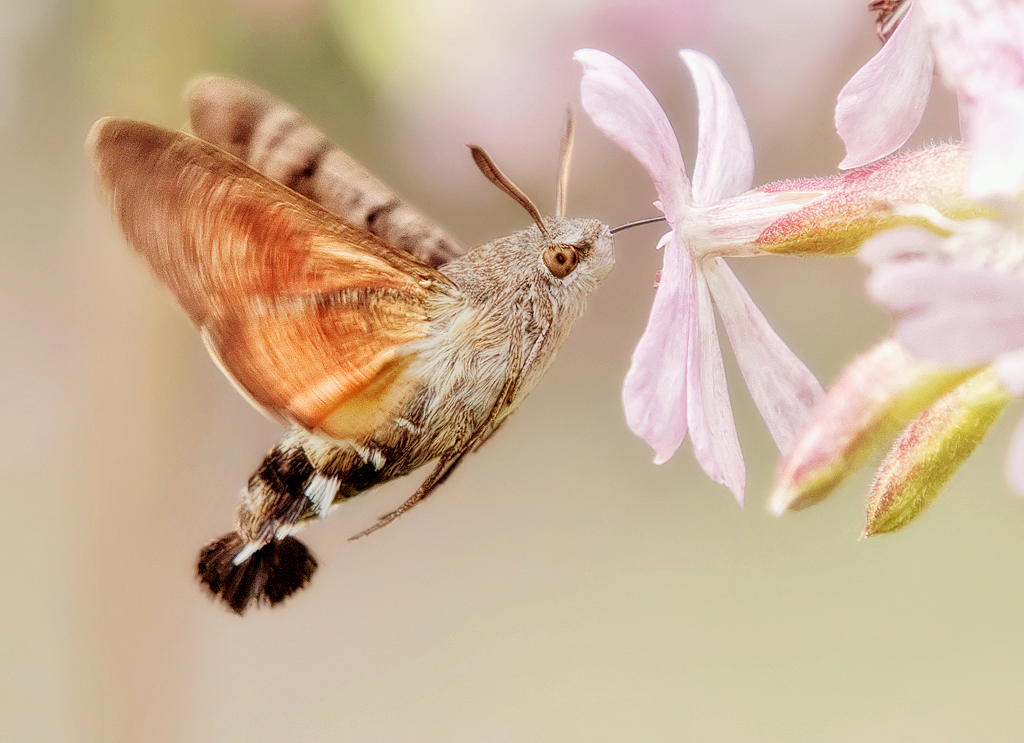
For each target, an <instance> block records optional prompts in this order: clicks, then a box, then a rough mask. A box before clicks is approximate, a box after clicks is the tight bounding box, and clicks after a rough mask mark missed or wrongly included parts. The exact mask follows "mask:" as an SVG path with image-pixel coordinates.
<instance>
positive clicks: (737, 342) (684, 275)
mask: <svg viewBox="0 0 1024 743" xmlns="http://www.w3.org/2000/svg"><path fill="white" fill-rule="evenodd" d="M887 5H892V6H893V9H895V10H896V11H897V13H896V15H895V16H894V18H893V22H894V23H895V21H898V25H895V28H894V29H893V28H892V27H887V31H886V34H885V35H886V36H887V42H886V43H885V44H884V46H883V47H882V50H881V51H880V52H879V53H878V54H877V55H876V56H875V57H874V58H873V59H872V60H871V61H869V62H868V63H867V64H866V65H865V66H864V67H863V68H862V69H861V70H860V71H859V72H858V73H857V74H856V75H854V77H853V78H852V79H851V80H850V82H849V83H848V84H847V85H846V87H845V88H844V89H843V91H842V92H841V94H840V96H839V101H838V105H837V108H836V127H837V130H838V132H839V134H840V136H841V137H842V138H843V140H844V142H845V143H846V145H847V155H846V157H845V159H844V160H843V161H842V163H840V165H839V167H840V168H841V169H843V170H845V171H846V172H844V173H842V174H838V175H834V176H831V177H826V178H816V179H807V180H797V181H785V182H780V183H773V184H768V185H765V186H761V187H759V188H755V189H751V186H752V181H753V148H752V146H751V143H750V138H749V136H748V133H747V129H746V125H745V124H744V121H743V117H742V114H741V113H740V109H739V105H738V104H737V101H736V98H735V96H734V94H733V92H732V90H731V88H730V87H729V85H728V83H727V82H726V81H725V79H724V78H723V77H722V74H721V72H720V71H719V69H718V67H717V66H716V65H715V64H714V62H712V61H711V60H710V59H709V58H707V57H706V56H704V55H702V54H700V53H698V52H695V51H692V50H683V51H681V52H680V57H681V58H682V61H683V63H684V64H685V65H686V67H687V68H688V69H689V72H690V74H691V76H692V77H693V80H694V84H695V87H696V90H697V98H698V123H699V128H698V146H697V157H696V162H695V164H694V171H693V172H694V176H693V181H692V183H691V181H690V180H689V179H688V177H687V171H686V167H685V165H684V163H683V159H682V156H681V155H680V153H679V147H678V143H677V141H676V138H675V135H674V134H673V132H672V128H671V125H670V124H669V122H668V119H667V118H666V116H665V114H664V112H663V111H662V109H661V107H660V106H659V105H658V103H657V101H656V100H655V98H654V96H653V95H652V94H651V93H650V91H649V90H648V89H647V88H646V87H645V86H644V85H643V84H642V83H641V82H640V80H639V79H638V78H637V77H636V76H635V75H634V74H633V73H632V72H631V71H630V70H629V69H628V68H627V67H626V66H625V65H624V64H623V63H622V62H620V61H618V60H617V59H615V58H613V57H611V56H610V55H607V54H605V53H603V52H598V51H595V50H591V49H584V50H580V51H578V52H577V53H576V59H577V60H578V61H579V62H580V63H581V64H582V66H583V80H582V85H581V89H582V100H583V106H584V108H585V110H586V111H587V113H588V114H589V115H590V117H591V118H592V119H593V121H594V123H595V124H596V125H597V127H598V128H599V129H600V130H601V131H602V132H604V134H605V135H607V136H608V137H609V138H610V139H611V140H612V141H613V142H615V143H616V144H618V145H619V146H621V147H623V148H624V149H625V150H627V151H628V152H629V153H630V154H632V155H633V156H634V157H635V158H636V159H637V160H638V161H639V162H640V164H641V165H642V166H643V167H644V168H645V169H646V171H647V173H648V174H649V175H650V177H651V179H652V181H653V182H654V186H655V189H656V191H657V194H658V201H656V202H655V204H656V206H657V207H658V208H659V209H660V210H661V211H662V212H663V213H664V215H665V219H666V221H667V223H668V226H669V232H668V233H667V234H666V235H665V236H664V237H663V238H662V239H661V241H660V243H659V245H658V247H659V248H661V249H663V251H664V269H663V271H662V275H661V281H660V283H659V286H658V289H657V293H656V296H655V300H654V306H653V308H652V311H651V316H650V320H649V322H648V325H647V329H646V331H645V332H644V335H643V337H642V338H641V340H640V342H639V344H638V346H637V348H636V351H635V352H634V355H633V360H632V365H631V367H630V370H629V373H628V374H627V377H626V380H625V384H624V388H623V402H624V405H625V410H626V418H627V421H628V423H629V425H630V427H631V428H632V429H633V430H634V432H636V433H637V434H638V435H640V436H641V437H643V438H644V440H646V441H647V442H648V443H649V444H650V445H651V447H652V448H653V449H654V452H655V461H656V462H663V461H665V460H667V459H668V458H669V457H670V456H672V454H673V453H674V452H675V451H676V449H677V448H678V447H679V445H680V444H681V442H682V441H683V439H684V438H685V436H686V435H687V433H689V436H690V438H691V441H692V444H693V449H694V454H695V456H696V458H697V461H698V462H699V463H700V465H701V467H702V468H703V469H704V471H705V472H706V473H707V474H708V475H709V476H710V477H711V478H712V479H714V480H715V481H717V482H720V483H723V484H725V485H726V486H728V487H729V488H730V489H731V490H732V491H733V493H734V494H735V495H736V497H737V499H739V500H740V501H741V502H742V496H743V485H744V469H743V459H742V455H741V453H740V450H739V445H738V441H737V437H736V429H735V425H734V423H733V419H732V414H731V408H730V404H729V396H728V391H727V389H726V382H725V375H724V371H723V364H722V355H721V350H720V347H719V342H718V338H717V335H716V331H715V317H714V309H713V307H717V309H718V312H719V314H720V316H721V318H722V323H723V326H724V327H725V329H726V332H727V334H728V336H729V340H730V342H731V345H732V348H733V351H734V353H735V355H736V359H737V362H738V364H739V367H740V369H741V371H742V374H743V378H744V380H745V381H746V383H747V386H748V388H749V389H750V392H751V395H752V397H753V399H754V401H755V403H756V405H757V407H758V410H759V411H760V413H761V415H762V417H763V419H764V420H765V423H766V424H767V426H768V428H769V430H770V432H771V434H772V436H773V438H774V440H775V442H776V444H777V445H778V447H779V449H780V451H781V452H782V454H783V455H784V461H783V465H782V467H781V468H780V474H779V481H778V484H777V487H776V490H775V493H774V494H773V496H772V499H771V508H772V510H774V511H775V512H778V513H781V512H782V511H784V510H786V509H797V508H803V507H805V506H807V505H810V504H811V503H814V502H816V501H818V500H820V499H821V498H823V497H824V496H825V495H827V493H828V492H829V491H830V490H831V489H832V488H833V487H834V486H835V485H836V484H837V483H838V482H839V481H840V480H841V479H842V478H843V477H844V476H845V475H846V474H847V473H848V472H849V471H851V470H852V469H853V468H854V467H856V466H859V465H860V464H861V463H862V462H863V461H864V460H865V458H866V457H867V455H868V454H870V453H871V452H873V451H874V450H875V449H877V447H878V446H880V445H882V444H884V443H885V442H886V441H888V440H890V439H891V438H892V437H893V436H894V435H895V436H897V440H896V443H895V445H894V446H893V448H892V450H891V453H890V455H889V457H888V458H887V459H886V460H885V462H884V463H883V464H882V466H881V468H880V470H879V474H878V477H877V478H876V482H875V484H874V486H873V488H872V492H871V494H870V496H869V503H868V524H867V527H866V530H865V533H866V534H874V533H878V532H883V531H891V530H893V529H897V528H900V527H901V526H903V525H904V524H905V523H907V522H908V521H909V520H910V519H911V518H913V517H914V516H915V515H916V514H917V513H919V512H920V511H921V510H923V508H924V507H926V506H927V505H928V504H929V503H931V501H932V500H933V499H934V497H935V495H936V494H937V493H938V492H939V490H940V489H941V487H942V486H943V485H944V484H945V482H946V481H947V480H948V479H949V477H950V476H951V475H952V474H953V472H954V471H955V470H956V468H957V467H958V466H959V464H960V463H962V462H963V461H964V459H966V457H967V456H968V455H969V454H970V453H971V451H973V449H974V447H975V446H976V445H977V443H978V442H979V441H980V440H981V438H982V437H983V436H984V434H985V433H986V432H987V430H988V428H989V426H990V425H991V423H992V422H993V421H994V420H995V418H996V416H997V415H998V414H999V412H1000V411H1001V410H1002V409H1003V407H1005V405H1006V403H1007V401H1008V400H1009V399H1010V398H1011V397H1024V4H1020V3H1011V2H1006V1H1005V0H915V2H913V3H912V4H911V3H909V2H907V0H904V2H903V3H889V4H887ZM901 6H902V7H901ZM891 25H893V24H890V26H891ZM936 69H937V70H938V72H939V73H940V75H941V78H942V80H943V81H944V82H945V83H946V84H947V85H948V86H950V87H951V88H952V89H953V90H954V91H955V92H956V94H957V96H958V101H959V103H960V106H961V119H962V125H963V128H964V131H963V135H964V140H965V144H963V145H939V146H934V147H930V148H925V149H923V150H920V151H916V152H910V153H900V154H896V155H893V154H892V153H893V152H895V151H897V150H899V148H900V147H901V146H902V145H903V144H904V143H905V142H906V140H907V138H908V137H909V136H910V134H911V133H912V132H913V131H914V129H915V128H916V126H917V124H918V122H919V121H920V118H921V115H922V112H923V110H924V105H925V102H926V101H927V98H928V94H929V91H930V88H931V85H932V77H933V70H936ZM894 102H898V104H897V105H894ZM865 241H867V242H865ZM861 246H863V247H861ZM858 248H860V254H861V257H862V259H863V260H864V261H865V262H867V263H868V265H869V266H871V268H872V276H871V279H870V282H869V293H870V295H871V296H872V297H873V298H874V299H875V301H877V302H878V303H880V304H881V305H882V306H884V307H886V308H887V309H889V310H890V311H891V312H892V313H893V315H894V317H895V318H896V325H895V330H894V339H893V340H888V341H886V342H884V343H882V344H881V345H880V346H878V347H877V348H875V349H874V350H872V351H869V352H867V353H866V354H864V355H863V356H862V357H860V358H859V359H857V360H856V361H855V362H854V363H853V364H852V365H851V366H850V367H849V368H848V369H847V370H846V372H844V373H843V374H842V375H841V377H840V378H839V380H837V382H836V383H835V385H834V386H833V388H832V389H831V390H830V391H829V393H828V394H827V395H823V393H822V391H821V387H820V386H819V384H818V382H817V380H816V379H815V377H814V376H813V375H812V374H811V372H810V371H808V369H807V368H806V367H805V366H804V365H803V363H801V362H800V360H799V359H798V358H796V356H795V355H794V354H793V353H792V351H790V349H789V348H788V347H787V346H786V345H785V343H784V342H783V341H782V340H781V339H780V338H779V337H778V335H776V334H775V332H774V331H773V330H772V328H771V326H770V325H769V324H768V322H767V320H766V319H765V317H764V316H763V315H762V314H761V312H760V311H759V310H758V309H757V307H756V306H755V305H754V303H753V302H752V300H751V299H750V297H749V295H748V294H747V293H746V292H745V291H744V289H743V287H742V285H741V284H740V283H739V281H738V280H737V279H736V277H735V275H734V274H733V273H732V271H731V270H730V269H729V267H728V265H727V263H726V259H727V258H730V259H731V258H740V257H749V256H755V255H766V254H803V255H844V254H849V253H851V252H853V251H856V250H857V249H858ZM1011 452H1012V453H1011V457H1010V459H1009V465H1008V476H1009V479H1010V483H1011V485H1012V486H1013V487H1014V488H1015V489H1016V490H1018V491H1019V492H1021V493H1022V494H1024V424H1022V425H1021V426H1019V427H1018V430H1017V432H1016V434H1015V436H1014V440H1013V442H1012V444H1011Z"/></svg>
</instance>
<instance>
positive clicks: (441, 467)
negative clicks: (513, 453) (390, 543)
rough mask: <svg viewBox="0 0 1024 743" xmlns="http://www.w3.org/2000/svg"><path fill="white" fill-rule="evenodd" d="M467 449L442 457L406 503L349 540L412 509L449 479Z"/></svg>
mask: <svg viewBox="0 0 1024 743" xmlns="http://www.w3.org/2000/svg"><path fill="white" fill-rule="evenodd" d="M466 451H467V450H465V449H463V450H462V451H461V452H459V453H458V454H456V455H455V456H453V457H448V458H445V459H442V460H441V461H440V462H438V463H437V466H436V467H434V470H433V472H431V473H430V474H429V475H428V476H427V479H426V480H424V481H423V483H422V484H421V485H420V486H419V487H418V488H417V489H416V492H415V493H413V494H412V495H411V496H410V497H409V499H408V500H406V501H405V503H403V504H402V505H400V506H399V507H398V508H396V509H395V510H394V511H390V512H388V513H386V514H384V515H383V516H381V517H380V518H379V519H377V523H375V524H374V525H373V526H371V527H370V528H368V529H364V530H363V531H361V532H359V533H358V534H354V535H352V536H351V537H349V538H348V540H349V541H350V542H351V541H353V540H355V539H362V538H363V537H365V536H368V535H370V534H373V533H374V532H375V531H377V530H378V529H382V528H384V527H385V526H387V525H388V524H390V523H391V522H392V521H394V520H395V519H397V518H398V517H399V516H401V515H402V514H404V513H405V512H406V511H408V510H409V509H411V508H412V507H413V506H415V505H416V504H417V503H419V502H420V501H421V500H423V499H424V498H426V497H427V496H428V495H430V494H431V493H432V492H433V491H434V488H436V487H437V486H438V485H440V484H441V483H443V482H444V481H445V480H447V479H448V475H450V474H451V473H452V470H454V469H455V465H457V464H458V463H459V462H461V461H462V458H463V457H464V456H465V455H466Z"/></svg>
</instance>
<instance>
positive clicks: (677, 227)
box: [575, 49, 823, 503]
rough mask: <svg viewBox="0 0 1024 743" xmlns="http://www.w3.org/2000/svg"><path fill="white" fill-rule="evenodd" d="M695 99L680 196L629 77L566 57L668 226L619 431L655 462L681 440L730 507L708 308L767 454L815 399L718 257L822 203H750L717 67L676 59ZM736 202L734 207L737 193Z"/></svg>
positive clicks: (657, 132)
mask: <svg viewBox="0 0 1024 743" xmlns="http://www.w3.org/2000/svg"><path fill="white" fill-rule="evenodd" d="M680 56H681V57H682V60H683V62H684V63H685V64H686V66H687V67H688V69H689V71H690V74H691V75H692V77H693V79H694V84H695V86H696V89H697V97H698V124H699V132H698V144H697V158H696V163H695V167H694V179H693V183H692V184H691V182H690V180H689V178H688V177H687V173H686V166H685V164H684V162H683V158H682V155H681V154H680V152H679V144H678V142H677V140H676V137H675V134H674V133H673V131H672V126H671V124H669V121H668V118H667V117H666V116H665V113H664V111H663V110H662V108H661V106H660V105H658V102H657V101H656V100H655V98H654V96H653V95H652V94H651V92H650V91H649V90H648V89H647V88H646V87H645V86H644V85H643V83H642V82H641V81H640V80H639V78H637V76H636V75H635V74H633V72H632V71H631V70H630V69H629V68H628V67H626V65H624V64H623V63H622V62H620V61H619V60H617V59H615V58H614V57H612V56H611V55H608V54H605V53H604V52H599V51H596V50H593V49H583V50H580V51H578V52H576V55H575V58H576V59H577V60H578V61H579V62H580V63H581V64H582V65H583V69H584V74H583V81H582V84H581V89H582V100H583V107H584V108H585V109H586V111H587V113H588V114H590V116H591V118H592V119H593V120H594V123H595V124H596V125H597V127H598V128H599V129H600V130H601V131H602V132H604V134H605V135H606V136H608V137H609V138H610V139H611V140H612V141H614V142H615V143H616V144H618V145H619V146H621V147H623V148H624V149H625V150H627V151H628V152H629V153H630V154H632V155H633V156H634V157H635V158H636V159H637V160H639V161H640V163H641V165H643V167H644V168H645V169H646V170H647V173H648V174H649V175H650V177H651V179H652V181H653V182H654V185H655V188H656V190H657V192H658V197H659V200H658V201H657V202H656V205H657V206H658V208H660V209H661V210H662V211H663V212H664V214H665V218H666V220H667V222H668V224H669V226H670V228H671V229H670V231H669V232H668V233H667V234H666V235H665V236H664V237H663V238H662V239H661V241H660V243H659V247H660V248H664V251H665V257H664V268H663V270H662V274H661V280H660V283H659V285H658V289H657V293H656V295H655V299H654V306H653V308H652V310H651V316H650V319H649V321H648V325H647V329H646V331H645V332H644V335H643V337H642V338H641V340H640V342H639V344H638V346H637V348H636V350H635V352H634V353H633V359H632V364H631V366H630V369H629V372H628V374H627V376H626V380H625V384H624V387H623V403H624V405H625V410H626V419H627V422H628V423H629V426H630V427H631V428H632V429H633V431H634V432H635V433H637V434H638V435H639V436H641V437H642V438H643V439H644V440H645V441H647V443H648V444H650V445H651V447H652V448H653V449H654V451H655V462H658V463H660V462H664V461H666V460H667V459H668V458H669V457H671V456H672V454H673V453H674V452H675V451H676V449H677V448H678V447H679V445H680V444H681V443H682V441H683V439H684V438H685V436H686V434H687V432H689V434H690V438H691V441H692V443H693V449H694V454H695V456H696V458H697V461H698V462H699V463H700V465H701V467H702V468H703V469H704V471H705V472H706V473H707V474H708V476H710V477H711V478H712V479H713V480H715V481H716V482H720V483H723V484H725V485H726V486H727V487H728V488H729V489H730V490H732V492H733V493H734V494H735V496H736V498H737V500H739V501H740V502H741V503H742V499H743V488H744V480H745V470H744V464H743V456H742V453H741V451H740V447H739V441H738V439H737V436H736V427H735V423H734V421H733V416H732V409H731V406H730V403H729V393H728V389H727V386H726V379H725V370H724V367H723V363H722V353H721V349H720V347H719V341H718V335H717V331H716V328H715V315H714V308H713V306H712V303H714V306H717V308H718V311H719V314H720V315H721V317H722V322H723V325H724V326H725V329H726V332H727V333H728V335H729V339H730V341H731V343H732V346H733V350H734V352H735V354H736V359H737V361H738V363H739V367H740V370H741V372H742V374H743V377H744V380H745V381H746V383H747V386H748V388H749V389H750V392H751V395H752V397H753V399H754V402H755V404H756V405H757V407H758V410H759V411H760V412H761V415H762V417H763V418H764V420H765V423H766V424H767V426H768V428H769V430H770V432H771V434H772V437H773V438H774V440H775V443H776V445H777V446H778V447H779V449H780V450H782V451H786V450H787V449H788V448H789V446H790V445H791V444H792V442H793V440H794V438H795V436H796V434H797V432H798V431H799V430H800V429H801V427H802V426H803V424H804V422H805V421H806V419H807V417H808V415H809V414H810V411H811V409H812V408H813V406H814V404H815V403H816V402H817V401H818V399H819V398H820V397H821V396H822V394H823V393H822V389H821V386H820V385H819V384H818V381H817V380H816V379H815V377H814V375H813V374H811V372H810V371H809V370H808V369H807V367H806V366H804V364H803V363H802V362H801V361H800V360H799V359H798V358H797V357H796V356H795V355H794V354H793V352H792V351H791V350H790V349H789V348H788V346H786V344H785V343H783V341H782V340H781V339H780V338H779V337H778V335H776V333H775V332H774V331H773V330H772V328H771V326H770V325H769V324H768V321H767V320H766V319H765V317H764V315H763V314H762V313H761V311H760V310H759V309H758V308H757V306H756V305H755V304H754V303H753V301H752V300H751V298H750V296H749V295H748V294H747V293H746V291H745V290H744V289H743V286H742V285H741V284H740V282H739V280H738V279H737V278H736V276H735V275H734V274H733V273H732V271H731V270H730V269H729V266H728V265H727V264H726V262H725V260H724V257H728V256H749V255H755V254H758V253H761V252H763V251H762V250H761V249H759V248H758V247H757V246H756V245H755V242H756V240H757V238H758V237H759V235H761V233H762V232H764V231H765V230H766V229H767V228H768V227H769V226H770V225H772V224H773V223H775V222H777V221H778V220H780V219H782V218H783V217H785V216H787V215H789V214H792V213H793V212H795V211H797V210H799V209H800V208H802V207H804V206H806V205H807V204H809V203H811V202H812V201H814V200H815V199H817V198H819V197H820V196H821V195H822V192H821V191H816V192H806V191H804V192H795V193H794V192H792V191H785V190H782V189H780V190H777V191H773V192H767V191H760V192H759V191H754V192H751V191H748V189H749V188H750V186H751V183H752V181H753V169H754V162H753V148H752V146H751V143H750V137H749V135H748V133H747V128H746V124H745V122H744V120H743V116H742V114H741V112H740V109H739V105H738V104H737V102H736V98H735V96H734V95H733V92H732V89H731V88H730V87H729V84H728V83H727V82H726V81H725V79H724V78H723V77H722V74H721V72H720V71H719V69H718V67H717V65H715V63H714V62H713V61H712V60H711V59H710V58H708V57H706V56H704V55H703V54H700V53H698V52H695V51H692V50H683V51H681V52H680ZM745 192H746V193H745Z"/></svg>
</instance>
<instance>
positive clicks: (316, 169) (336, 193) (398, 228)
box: [187, 77, 465, 268]
mask: <svg viewBox="0 0 1024 743" xmlns="http://www.w3.org/2000/svg"><path fill="white" fill-rule="evenodd" d="M187 96H188V103H189V112H190V119H191V123H192V129H193V131H194V132H195V133H196V135H197V136H198V137H200V138H202V139H205V140H206V141H207V142H212V143H213V144H215V145H217V146H218V147H220V148H222V149H223V150H225V151H227V152H230V153H231V154H232V155H234V156H235V157H237V158H239V159H240V160H243V161H245V162H246V163H248V164H249V165H251V166H252V167H254V168H255V169H256V170H258V171H260V172H261V173H263V174H264V175H267V176H269V177H270V178H272V179H274V180H275V181H278V182H280V183H283V184H284V185H286V186H288V187H289V188H291V189H294V190H295V191H298V192H299V193H301V194H302V195H303V196H306V197H308V198H310V199H312V200H313V201H315V202H317V203H318V204H320V205H322V206H323V207H324V208H326V209H327V210H328V211H331V212H334V213H335V214H337V215H338V216H340V217H342V218H344V219H345V220H346V221H348V222H350V223H351V224H353V225H356V226H358V227H363V228H364V229H366V230H367V231H369V232H372V233H373V234H375V235H377V237H379V238H381V239H382V240H383V241H384V242H386V243H387V244H388V245H390V246H392V247H394V248H398V249H399V250H404V251H406V252H407V253H409V254H411V255H413V256H415V257H416V258H418V259H419V260H421V261H423V262H424V263H426V264H427V265H429V266H433V267H435V268H436V267H438V266H440V265H441V264H443V263H446V262H448V261H449V260H451V259H452V258H456V257H458V256H460V255H462V253H463V252H465V251H464V250H463V249H462V248H461V247H459V245H458V243H456V242H455V241H454V240H453V239H452V238H450V237H449V236H448V235H447V234H445V232H444V231H443V230H442V229H441V228H440V227H438V226H437V225H435V224H433V223H432V222H431V221H430V220H428V219H426V218H425V217H423V215H421V214H420V213H419V212H418V211H416V210H415V209H413V208H412V207H411V206H409V205H408V204H406V203H405V202H404V201H402V200H401V199H399V198H398V197H397V196H396V195H395V194H394V193H393V192H392V191H390V190H389V189H388V188H387V186H385V185H384V184H383V183H381V182H380V181H379V180H377V179H376V178H374V177H373V176H372V175H371V174H370V172H369V171H367V170H366V168H364V167H363V166H361V165H360V164H359V163H357V162H356V161H355V160H353V159H352V158H351V157H349V156H348V155H346V154H345V153H344V152H343V151H342V150H341V149H340V148H338V147H337V146H336V145H335V144H333V143H332V142H331V141H330V140H329V139H328V138H327V137H326V136H324V134H322V133H321V132H320V131H319V130H317V129H316V127H314V126H313V125H312V124H310V123H309V122H308V121H306V119H304V118H303V117H302V116H301V115H300V114H299V113H298V112H297V111H295V110H294V109H292V108H290V107H288V106H286V105H285V104H284V103H281V102H280V101H278V100H277V99H276V98H274V97H273V96H272V95H270V94H269V93H267V92H265V91H263V90H261V89H260V88H257V87H256V86H255V85H252V84H251V83H247V82H243V81H241V80H233V79H231V78H227V77H202V78H197V79H196V80H193V81H192V83H191V84H190V85H189V88H188V92H187Z"/></svg>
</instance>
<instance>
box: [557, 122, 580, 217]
mask: <svg viewBox="0 0 1024 743" xmlns="http://www.w3.org/2000/svg"><path fill="white" fill-rule="evenodd" d="M565 113H566V117H565V134H564V135H562V144H561V147H559V151H558V187H557V190H556V191H555V214H556V215H557V216H559V217H564V216H565V209H566V200H567V199H568V197H569V166H570V165H571V164H572V148H573V145H574V144H576V111H575V110H574V109H573V107H572V106H566V109H565Z"/></svg>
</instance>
